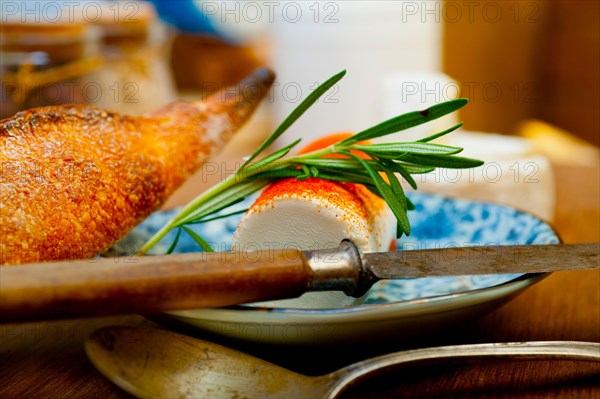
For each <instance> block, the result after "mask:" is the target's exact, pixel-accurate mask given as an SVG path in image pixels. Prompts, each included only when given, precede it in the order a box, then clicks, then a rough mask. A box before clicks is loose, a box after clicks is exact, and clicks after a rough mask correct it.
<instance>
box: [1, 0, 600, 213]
mask: <svg viewBox="0 0 600 399" xmlns="http://www.w3.org/2000/svg"><path fill="white" fill-rule="evenodd" d="M1 7H2V10H1V19H2V21H1V29H0V57H1V58H0V67H1V79H2V92H1V95H2V102H1V105H2V110H1V115H0V116H1V117H8V116H10V115H12V114H14V113H15V112H17V111H18V110H21V109H27V108H31V107H35V106H40V105H49V104H60V103H72V102H80V103H89V104H93V105H97V106H101V107H104V108H109V109H115V110H118V111H120V112H127V113H132V114H139V113H143V112H147V111H150V110H153V109H156V108H157V107H159V106H161V105H162V104H165V103H167V102H169V101H172V100H174V99H175V98H178V97H184V98H194V97H197V96H199V95H203V94H206V93H214V92H216V91H217V90H219V89H222V88H224V87H226V86H228V85H231V84H235V83H236V82H237V81H239V80H240V79H241V78H242V77H244V76H245V75H246V74H248V73H249V72H250V71H251V70H253V69H255V68H257V67H259V66H264V65H267V66H270V67H272V68H273V69H274V70H275V71H276V72H277V74H278V80H277V82H276V84H275V86H274V88H273V90H272V92H271V95H270V96H269V99H268V101H266V102H265V104H264V106H263V107H262V108H261V110H260V111H259V112H258V114H257V116H256V117H255V118H254V119H253V121H252V122H251V124H250V127H249V128H248V129H246V130H247V132H246V133H245V134H241V135H240V138H238V139H236V140H238V142H237V148H238V149H240V148H241V150H240V153H244V152H249V151H251V149H252V148H254V147H255V146H256V145H257V143H259V142H260V141H261V140H262V139H264V137H266V135H268V134H269V132H270V130H271V129H272V127H273V126H275V125H276V124H277V123H278V122H280V121H281V120H283V118H284V117H285V116H286V115H287V113H289V112H290V111H291V110H292V109H293V108H294V107H295V106H296V105H297V104H298V103H299V102H300V101H301V100H302V99H303V98H304V97H306V95H307V94H308V93H309V92H310V91H311V90H313V89H314V88H315V87H316V85H318V83H319V82H323V81H324V80H325V79H327V78H328V77H330V76H331V75H333V74H334V73H337V72H339V71H340V70H342V69H347V71H348V75H347V76H346V77H345V78H344V80H342V81H341V82H340V84H339V85H338V86H336V87H335V88H334V89H333V90H332V91H331V92H330V93H328V94H327V95H326V96H324V98H322V99H321V100H320V101H319V104H317V105H316V106H315V107H314V109H311V110H310V112H309V113H307V114H306V116H304V117H303V118H302V119H301V120H299V121H298V123H297V124H296V125H295V126H294V127H293V128H292V129H291V130H290V132H289V134H286V136H285V137H287V138H284V139H283V140H284V141H285V140H287V142H289V141H291V140H292V137H294V136H302V137H306V138H308V139H309V138H311V137H318V136H321V135H323V134H327V133H332V132H335V131H345V130H350V131H359V130H361V129H364V128H367V127H369V126H372V125H373V124H375V123H378V122H380V121H382V120H384V119H386V118H389V117H392V116H395V115H398V114H401V113H403V112H407V111H412V110H415V109H421V108H423V107H425V106H428V105H431V104H433V103H437V102H441V101H444V100H447V99H450V98H455V97H458V96H462V97H468V98H469V99H470V100H471V101H470V104H469V105H468V106H467V107H465V108H464V110H462V111H461V114H460V117H459V116H456V115H455V116H450V117H448V118H447V119H445V120H443V121H440V122H437V123H432V124H431V126H427V127H423V128H420V129H416V128H415V129H413V131H412V132H410V133H408V134H407V136H405V137H417V136H421V135H422V134H424V133H430V132H431V131H439V130H440V127H441V126H445V127H447V126H449V123H452V122H456V121H457V120H458V119H460V120H463V121H464V122H465V126H464V127H465V129H464V131H463V133H462V135H461V134H458V135H457V137H456V139H455V140H458V141H459V142H461V143H466V144H465V146H466V147H468V148H470V149H471V152H472V153H470V154H468V155H475V156H479V157H481V158H484V159H486V160H490V161H492V163H493V162H495V165H493V166H494V169H489V168H488V169H487V170H486V171H485V173H484V175H483V176H482V177H480V178H479V179H475V181H472V180H473V179H469V182H468V183H470V184H469V185H468V187H467V185H466V183H465V184H462V181H460V179H454V178H448V177H447V176H446V178H445V179H441V180H442V182H441V183H442V184H439V183H440V182H439V181H438V180H440V179H439V176H438V177H435V178H434V180H436V181H435V183H436V185H435V187H436V189H435V190H438V191H441V192H444V193H446V194H449V195H461V196H473V197H477V198H483V199H494V200H497V201H499V202H507V203H510V204H512V205H515V206H517V207H520V208H524V209H528V208H532V206H531V203H535V204H536V205H535V206H534V208H535V209H533V211H534V212H536V213H537V214H538V215H540V216H542V217H544V218H546V219H551V218H552V217H553V201H554V199H553V198H554V194H553V192H552V190H553V186H552V181H553V180H552V176H551V173H552V169H551V167H550V166H549V165H550V163H562V164H568V163H570V162H571V163H572V162H574V163H577V164H584V165H585V164H589V163H594V162H597V147H596V146H598V145H599V144H600V114H599V112H598V111H599V109H600V72H599V71H600V27H599V21H600V18H599V15H600V2H598V1H550V0H532V1H528V0H524V1H489V0H480V1H476V2H471V1H460V0H459V1H448V0H444V1H405V0H394V1H199V0H177V1H160V0H154V1H143V2H142V1H132V0H123V1H118V2H115V1H101V0H90V1H83V0H82V1H53V2H45V1H10V0H3V1H2V3H1ZM281 144H282V143H280V145H281ZM574 154H575V155H574ZM498 172H500V175H503V176H502V177H501V178H500V177H498V178H497V179H496V177H494V176H496V175H498ZM493 173H495V174H496V175H494V174H493ZM527 177H532V178H533V177H535V179H534V180H533V181H534V182H536V183H538V184H536V185H535V186H533V185H529V186H527V185H524V184H523V183H527ZM444 181H446V182H449V183H452V184H447V185H446V188H443V187H442V186H443V183H444ZM490 182H492V183H497V184H496V185H493V186H490V185H489V184H487V186H486V183H490ZM423 183H424V184H423V187H424V189H425V190H427V189H428V183H429V182H427V181H425V182H423ZM479 183H481V184H479ZM498 184H501V185H502V186H499V185H498ZM514 187H517V188H518V190H519V193H520V194H518V195H515V194H514V190H513V188H514ZM523 187H526V188H527V189H523ZM432 190H433V189H432ZM502 191H504V192H505V195H504V196H503V197H502V196H501V197H499V194H498V193H499V192H502ZM532 195H533V197H534V198H532Z"/></svg>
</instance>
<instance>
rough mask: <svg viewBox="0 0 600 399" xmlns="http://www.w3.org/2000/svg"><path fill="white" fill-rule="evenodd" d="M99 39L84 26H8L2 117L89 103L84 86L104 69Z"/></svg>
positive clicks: (3, 35) (1, 51)
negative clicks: (47, 107)
mask: <svg viewBox="0 0 600 399" xmlns="http://www.w3.org/2000/svg"><path fill="white" fill-rule="evenodd" d="M98 34H99V32H98V30H97V29H96V28H95V27H94V26H90V25H88V24H85V23H69V24H61V23H54V24H44V23H40V24H31V23H20V22H9V23H4V24H3V26H2V30H1V32H0V80H1V82H2V85H1V93H0V94H1V96H2V97H1V99H0V104H1V111H0V117H2V118H5V117H8V116H11V115H13V114H14V113H16V112H17V111H20V110H23V109H29V108H34V107H40V106H45V105H58V104H64V103H87V102H90V101H89V100H90V97H91V90H90V87H89V85H86V83H87V82H88V79H89V78H91V74H93V72H94V71H96V70H98V69H99V68H100V67H101V64H102V60H101V57H100V54H99V47H98V46H97V43H98V37H99V36H98Z"/></svg>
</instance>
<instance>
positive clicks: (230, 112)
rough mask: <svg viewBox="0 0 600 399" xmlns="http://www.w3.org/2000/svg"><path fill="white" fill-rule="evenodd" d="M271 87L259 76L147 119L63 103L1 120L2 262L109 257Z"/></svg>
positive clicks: (265, 75)
mask: <svg viewBox="0 0 600 399" xmlns="http://www.w3.org/2000/svg"><path fill="white" fill-rule="evenodd" d="M273 79H274V75H273V73H272V72H271V71H269V70H265V69H262V70H258V71H256V72H255V73H253V74H252V75H250V76H249V77H248V78H247V79H245V80H244V81H242V82H241V83H240V84H238V85H237V86H236V88H235V89H233V90H232V89H231V88H230V89H228V90H226V91H223V92H220V93H217V94H215V95H213V96H211V97H209V98H207V99H205V100H203V101H197V102H185V101H177V102H174V103H172V104H170V105H167V106H166V107H164V108H163V109H161V110H159V111H157V112H154V113H152V114H150V115H146V116H124V115H120V114H118V113H116V112H110V111H105V110H102V109H99V108H96V107H92V106H85V105H61V106H54V107H44V108H37V109H31V110H28V111H23V112H19V113H18V114H16V115H15V116H13V117H12V118H8V119H4V120H2V121H0V162H1V164H0V167H1V169H0V173H1V174H0V233H1V238H0V264H19V263H28V262H39V261H52V260H65V259H82V258H89V257H93V256H95V255H97V254H98V253H100V252H102V251H103V250H105V249H107V248H108V247H109V246H110V245H112V244H113V243H114V242H116V241H117V240H118V239H119V238H121V237H123V236H124V235H125V234H127V232H129V231H130V230H131V229H132V228H133V227H134V226H135V225H137V224H138V223H139V222H140V221H142V220H143V219H144V218H146V217H147V216H148V215H149V214H150V213H152V212H153V211H155V210H157V209H159V207H160V206H161V205H162V204H163V203H164V202H165V200H166V199H167V198H168V197H169V195H170V194H172V193H173V191H174V190H175V189H176V188H177V187H178V186H179V185H180V184H181V183H182V182H183V181H184V180H185V179H186V178H187V177H188V176H189V175H190V174H192V173H193V172H194V171H196V170H197V169H198V168H199V167H200V166H201V165H202V163H203V162H204V161H206V160H207V158H208V157H209V156H210V155H211V153H213V152H214V151H215V150H217V149H219V148H220V147H221V146H222V145H223V144H224V143H226V142H227V140H228V139H229V138H230V137H231V135H232V134H233V132H234V131H235V130H237V129H238V128H239V127H240V126H241V125H242V124H243V123H244V122H245V121H246V120H247V119H248V118H249V117H250V115H251V114H252V112H253V111H254V109H255V108H256V106H257V105H258V103H259V102H260V100H261V99H262V98H263V97H264V95H265V94H266V92H267V90H268V88H269V86H270V85H271V83H272V82H273ZM236 93H237V94H236Z"/></svg>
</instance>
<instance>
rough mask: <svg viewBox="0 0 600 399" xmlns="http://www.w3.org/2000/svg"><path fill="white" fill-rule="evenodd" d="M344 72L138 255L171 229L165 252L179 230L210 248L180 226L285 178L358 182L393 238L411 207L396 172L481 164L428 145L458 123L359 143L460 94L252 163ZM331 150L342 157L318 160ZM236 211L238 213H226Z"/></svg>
mask: <svg viewBox="0 0 600 399" xmlns="http://www.w3.org/2000/svg"><path fill="white" fill-rule="evenodd" d="M345 73H346V71H342V72H340V73H338V74H337V75H334V76H333V77H331V78H330V79H328V80H327V81H326V82H325V83H323V84H322V85H320V86H319V87H318V88H317V89H315V90H314V91H313V92H312V93H311V94H310V95H309V96H308V97H307V98H306V99H305V100H304V101H302V103H301V104H300V105H299V106H298V107H296V109H295V110H294V111H292V113H291V114H290V115H289V116H288V117H287V118H286V119H285V120H284V121H283V122H282V123H281V125H280V126H279V127H277V129H275V131H274V132H273V133H272V134H271V135H270V136H269V137H268V138H267V139H266V140H265V141H264V142H263V144H261V145H260V147H259V148H258V149H257V150H256V151H255V152H254V153H253V154H252V155H251V156H250V157H249V158H248V159H247V161H246V162H245V163H244V164H243V165H242V166H241V167H240V168H239V169H238V170H237V171H236V173H235V174H233V175H230V176H229V177H227V178H226V179H225V180H223V181H222V182H220V183H219V184H217V185H215V186H213V187H211V188H210V189H208V190H207V191H205V192H204V193H202V194H200V195H199V196H198V197H196V198H195V199H194V200H192V201H191V202H190V203H189V204H188V205H186V206H185V207H184V208H183V209H182V210H181V212H179V214H177V215H176V216H175V217H173V219H171V220H170V221H169V222H168V223H167V224H166V225H165V226H163V227H162V229H160V230H159V231H158V232H157V233H156V234H155V235H154V236H153V237H151V238H150V239H149V240H148V242H146V244H145V245H144V246H143V247H142V249H141V250H140V254H144V253H146V252H147V251H148V250H149V249H150V248H152V247H153V246H154V245H155V244H156V243H158V242H159V241H160V240H161V239H162V238H163V237H164V236H165V235H166V234H167V233H169V232H170V231H171V230H173V229H177V235H176V236H175V239H174V242H173V243H172V244H171V246H170V247H169V250H168V252H169V253H170V252H172V251H173V249H174V247H175V245H176V243H177V241H178V240H179V237H180V235H181V233H182V231H183V232H185V233H187V234H188V235H189V236H190V237H192V239H193V240H194V241H196V242H197V243H198V245H199V246H200V247H202V249H203V250H204V251H212V248H211V247H210V245H209V244H208V243H207V241H206V240H205V239H203V238H202V237H200V236H199V235H198V234H197V233H195V232H194V231H193V230H191V229H189V228H188V227H186V226H187V225H192V224H198V223H204V222H207V221H210V220H214V219H217V218H220V217H224V216H214V214H215V213H217V212H219V211H221V210H223V209H226V208H228V207H230V206H231V205H234V204H236V203H238V202H240V201H242V200H243V199H244V198H246V197H247V196H249V195H251V194H253V193H255V192H257V191H258V190H261V189H262V188H264V187H265V186H267V185H268V184H270V183H272V182H274V181H276V180H280V179H283V178H290V177H295V178H297V179H307V178H310V177H318V178H321V179H326V180H332V181H341V182H352V183H359V184H363V185H365V186H366V187H367V188H368V189H369V190H371V191H372V192H373V193H375V194H376V195H378V196H380V197H381V198H383V199H384V200H385V201H386V202H387V204H388V205H389V206H390V209H391V210H392V212H393V214H394V216H395V217H396V219H397V221H398V229H397V235H398V237H400V236H401V235H402V234H406V235H409V234H410V223H409V219H408V216H407V211H408V210H411V209H413V208H414V205H413V204H412V203H411V202H410V200H409V199H408V198H407V197H406V195H405V194H404V190H403V189H402V185H401V184H400V181H399V180H398V178H397V177H396V173H397V174H399V175H400V176H401V177H402V178H403V179H404V180H406V181H407V183H408V184H410V185H411V186H412V187H413V188H415V189H416V188H417V184H416V182H415V180H414V179H413V178H412V176H411V175H414V174H421V173H428V172H431V171H433V170H435V169H436V168H438V167H443V168H460V169H462V168H472V167H476V166H480V165H482V164H483V162H482V161H480V160H477V159H471V158H464V157H459V156H456V154H458V153H460V152H461V151H462V148H460V147H452V146H448V145H442V144H436V143H432V141H433V140H435V139H437V138H439V137H441V136H444V135H446V134H448V133H451V132H452V131H454V130H456V129H458V128H459V127H460V126H461V125H462V123H460V124H458V125H456V126H453V127H451V128H449V129H447V130H444V131H442V132H440V133H436V134H434V135H431V136H428V137H425V138H423V139H420V140H418V141H415V142H394V143H383V144H366V143H364V142H365V141H367V140H371V139H374V138H378V137H382V136H386V135H389V134H392V133H396V132H399V131H401V130H405V129H408V128H411V127H414V126H418V125H421V124H423V123H426V122H429V121H432V120H434V119H437V118H440V117H442V116H444V115H447V114H449V113H452V112H454V111H456V110H458V109H460V108H462V107H463V106H464V105H466V104H467V102H468V100H467V99H464V98H459V99H456V100H450V101H446V102H444V103H441V104H437V105H434V106H432V107H430V108H428V109H426V110H423V111H416V112H410V113H407V114H404V115H400V116H397V117H395V118H392V119H389V120H387V121H385V122H383V123H380V124H378V125H376V126H373V127H371V128H369V129H366V130H363V131H362V132H359V133H357V134H355V135H353V136H351V137H349V138H347V139H344V140H342V141H339V142H337V143H335V144H333V145H331V146H329V147H327V148H323V149H320V150H317V151H312V152H309V153H305V154H302V155H294V156H288V154H289V152H290V151H291V150H292V149H293V148H294V147H295V146H296V145H297V144H298V143H299V142H300V139H298V140H296V141H295V142H293V143H292V144H290V145H288V146H286V147H284V148H282V149H280V150H277V151H275V152H273V153H271V154H269V155H266V156H264V157H262V158H261V159H260V160H258V161H256V162H252V161H253V160H255V159H256V158H257V157H258V156H259V155H261V154H262V153H263V152H264V150H265V149H266V148H267V147H268V146H269V145H270V144H271V143H273V141H275V140H276V139H277V138H278V137H279V136H281V135H282V134H283V133H284V132H285V131H286V130H287V129H288V128H289V127H290V126H291V125H292V124H293V123H294V122H295V121H296V120H297V119H298V118H299V117H300V116H302V114H304V113H305V112H306V111H307V110H308V109H309V108H310V107H311V106H312V105H313V104H314V103H315V102H316V101H317V100H318V99H319V97H321V96H322V95H323V94H324V93H325V92H327V90H329V89H330V88H331V87H332V86H333V85H334V84H335V83H337V82H338V81H339V80H340V79H342V78H343V77H344V75H345ZM355 151H360V152H362V153H364V154H366V155H367V156H368V159H363V158H360V157H358V156H356V155H355V153H354V152H355ZM332 154H340V155H345V156H346V157H345V158H324V157H325V156H327V155H332ZM237 213H240V211H237V212H233V213H230V214H228V215H232V214H237ZM211 215H212V217H211Z"/></svg>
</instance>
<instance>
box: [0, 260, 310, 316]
mask: <svg viewBox="0 0 600 399" xmlns="http://www.w3.org/2000/svg"><path fill="white" fill-rule="evenodd" d="M313 274H314V272H313V270H312V269H311V268H310V267H309V265H308V262H307V259H306V257H305V254H304V253H303V252H301V251H298V250H293V249H290V250H279V251H277V250H269V251H257V252H215V253H195V254H181V255H166V256H145V257H130V258H114V259H112V258H104V259H96V260H77V261H67V262H57V263H39V264H28V265H20V266H4V267H0V322H14V321H27V320H44V319H57V318H73V317H86V316H99V315H109V314H123V313H138V312H154V311H163V310H175V309H190V308H202V307H220V306H228V305H233V304H240V303H247V302H255V301H261V300H270V299H280V298H291V297H297V296H299V295H301V294H302V293H304V292H305V291H307V290H308V289H309V286H310V285H311V282H312V280H313Z"/></svg>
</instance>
